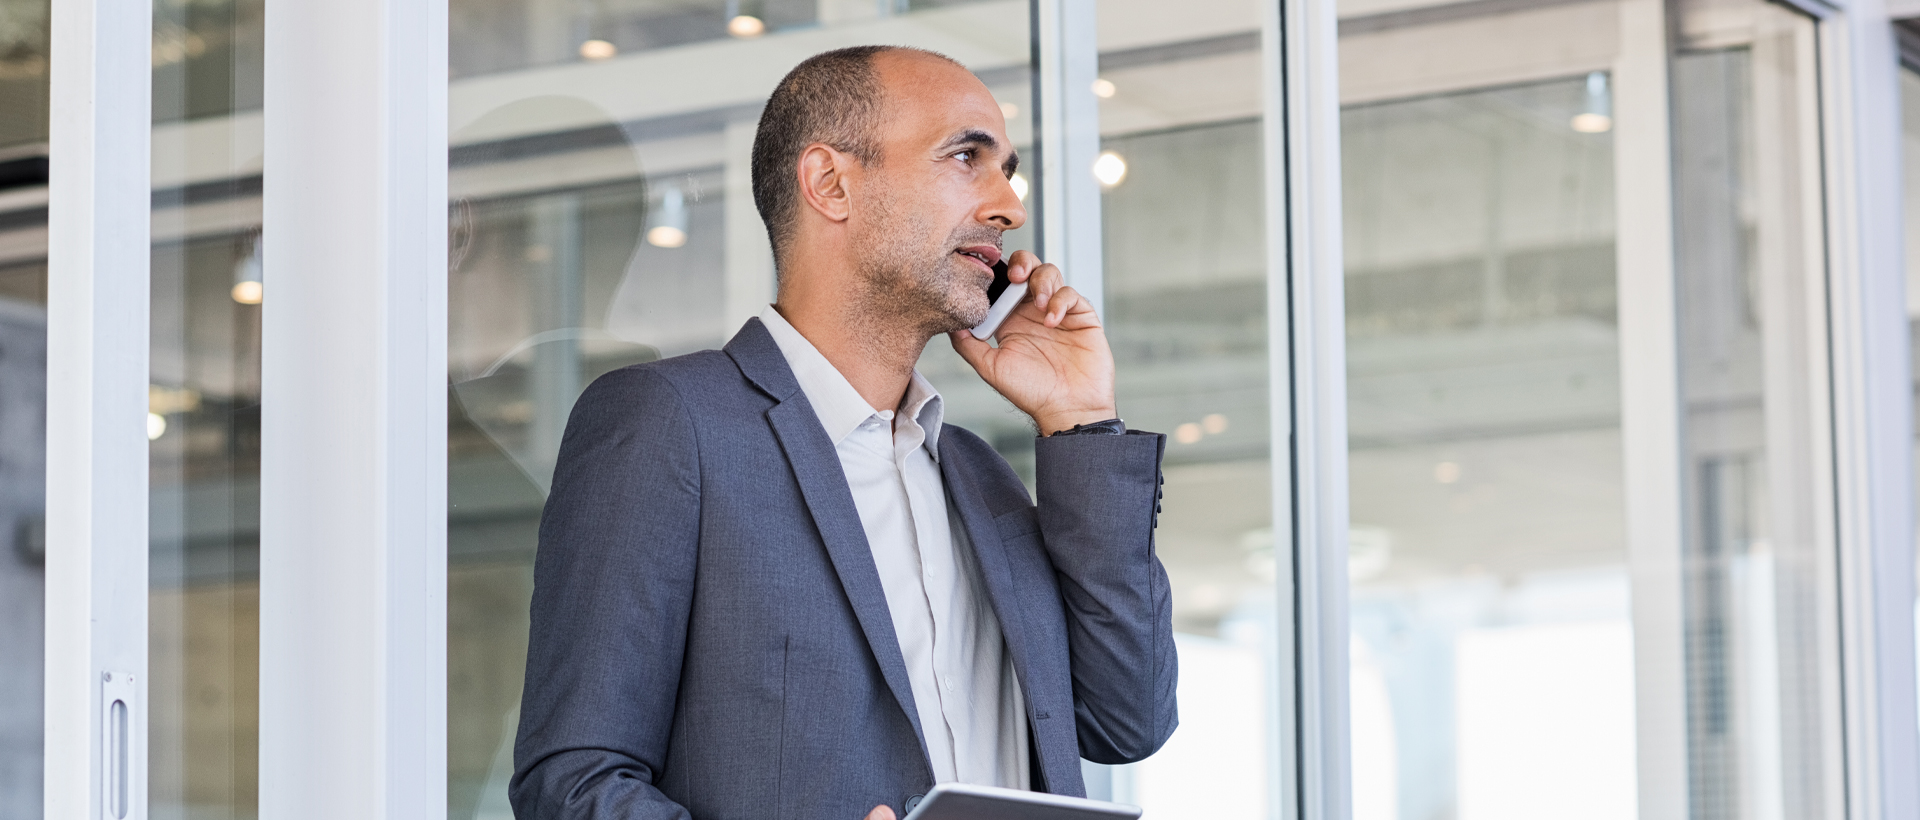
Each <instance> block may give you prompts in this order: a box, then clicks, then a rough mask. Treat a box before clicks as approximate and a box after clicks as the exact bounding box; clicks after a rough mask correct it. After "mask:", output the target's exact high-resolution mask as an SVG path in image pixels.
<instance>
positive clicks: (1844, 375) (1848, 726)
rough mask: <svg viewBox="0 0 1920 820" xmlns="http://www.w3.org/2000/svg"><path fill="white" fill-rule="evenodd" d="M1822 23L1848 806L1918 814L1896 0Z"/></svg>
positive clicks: (1868, 4)
mask: <svg viewBox="0 0 1920 820" xmlns="http://www.w3.org/2000/svg"><path fill="white" fill-rule="evenodd" d="M1820 29H1821V31H1820V52H1821V54H1820V63H1821V66H1820V68H1821V71H1820V75H1821V84H1822V88H1821V96H1822V103H1823V105H1822V112H1821V117H1822V123H1823V128H1822V130H1823V132H1824V145H1825V149H1826V150H1825V152H1824V153H1825V169H1826V181H1827V191H1826V202H1827V209H1826V213H1827V226H1826V227H1827V234H1828V298H1829V309H1830V310H1831V311H1832V313H1831V317H1830V325H1831V330H1830V333H1831V353H1830V356H1831V368H1832V385H1833V458H1834V468H1835V482H1836V492H1835V501H1836V505H1835V506H1836V518H1837V525H1838V527H1837V530H1838V533H1837V535H1838V538H1839V600H1840V612H1839V628H1840V643H1841V670H1840V671H1841V686H1842V692H1843V695H1842V698H1841V700H1842V703H1843V705H1844V713H1843V724H1844V727H1845V736H1846V737H1845V749H1846V794H1847V816H1848V817H1850V818H1853V820H1882V818H1906V817H1915V816H1920V748H1917V747H1920V739H1917V738H1916V731H1915V715H1914V710H1915V703H1914V700H1915V693H1914V687H1915V682H1914V651H1915V648H1914V632H1913V606H1914V530H1913V507H1912V499H1913V480H1914V479H1913V474H1912V469H1913V468H1912V452H1913V427H1912V410H1913V408H1912V396H1911V394H1910V392H1909V390H1910V385H1911V384H1912V381H1911V379H1912V376H1911V371H1910V370H1909V367H1910V364H1909V361H1908V356H1909V351H1908V344H1909V336H1908V329H1907V321H1908V318H1907V316H1906V311H1905V309H1904V307H1905V305H1906V299H1905V284H1906V282H1905V272H1904V270H1903V267H1904V265H1903V262H1904V260H1903V257H1902V244H1901V240H1902V228H1903V223H1902V220H1901V208H1902V202H1901V194H1902V191H1901V189H1900V184H1901V182H1900V180H1901V179H1902V177H1901V175H1900V173H1899V172H1898V170H1899V168H1900V164H1901V162H1900V161H1901V149H1900V139H1901V137H1900V134H1901V127H1900V126H1901V123H1900V96H1899V85H1898V83H1899V77H1898V74H1899V61H1898V52H1897V49H1896V47H1895V43H1894V39H1893V34H1892V28H1891V26H1890V25H1889V20H1888V16H1887V11H1886V4H1885V3H1884V2H1883V0H1853V1H1852V2H1849V3H1847V4H1846V10H1845V11H1844V12H1843V13H1840V14H1836V15H1832V16H1829V17H1828V18H1827V19H1826V20H1824V21H1823V22H1822V25H1821V26H1820ZM1908 205H1909V206H1910V205H1911V203H1908Z"/></svg>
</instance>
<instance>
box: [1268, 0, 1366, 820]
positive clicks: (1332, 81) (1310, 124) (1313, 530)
mask: <svg viewBox="0 0 1920 820" xmlns="http://www.w3.org/2000/svg"><path fill="white" fill-rule="evenodd" d="M1271 6H1272V7H1270V8H1269V9H1267V11H1266V22H1265V26H1264V28H1265V30H1266V32H1267V34H1268V37H1267V38H1266V39H1267V40H1268V42H1267V43H1264V44H1263V48H1262V57H1263V67H1264V69H1265V71H1266V74H1267V76H1266V77H1265V78H1264V79H1265V82H1266V88H1267V91H1266V96H1265V100H1264V102H1265V104H1266V107H1267V109H1268V111H1267V112H1266V115H1265V125H1266V128H1267V134H1266V139H1265V142H1266V145H1265V162H1266V166H1267V169H1266V176H1267V179H1266V184H1267V198H1266V201H1267V207H1268V209H1269V213H1268V214H1267V233H1268V246H1267V247H1268V255H1269V259H1270V260H1271V261H1270V262H1269V265H1270V273H1269V279H1268V310H1269V319H1268V326H1269V328H1270V329H1269V334H1270V337H1269V351H1270V353H1269V356H1270V365H1269V366H1270V368H1271V372H1270V374H1269V378H1270V379H1271V383H1272V385H1273V388H1272V389H1273V414H1274V431H1273V449H1274V468H1273V476H1274V479H1273V483H1274V501H1273V503H1274V532H1275V533H1287V534H1289V535H1290V536H1291V538H1290V541H1289V543H1290V544H1291V545H1292V548H1293V556H1292V564H1291V566H1290V567H1287V566H1286V565H1284V564H1283V568H1284V569H1283V572H1282V578H1281V584H1282V585H1283V586H1288V582H1289V581H1291V584H1290V588H1283V589H1281V590H1280V600H1281V601H1283V602H1285V601H1288V600H1289V599H1290V598H1291V603H1292V606H1291V608H1290V609H1289V608H1287V607H1282V615H1281V617H1283V618H1287V617H1289V616H1290V617H1291V620H1292V623H1283V624H1281V625H1280V629H1281V632H1282V634H1283V635H1286V636H1287V638H1290V639H1291V643H1292V646H1291V647H1287V646H1285V644H1286V643H1287V642H1288V641H1287V638H1283V640H1282V644H1283V645H1282V658H1281V663H1282V664H1283V669H1282V678H1283V680H1282V682H1281V687H1280V688H1281V691H1282V693H1283V695H1288V696H1289V697H1283V700H1282V701H1281V703H1280V706H1281V708H1282V709H1291V710H1292V713H1291V714H1290V715H1288V716H1287V720H1286V723H1288V724H1291V725H1290V726H1288V727H1287V728H1289V729H1290V730H1291V734H1292V738H1291V740H1292V746H1293V748H1292V749H1291V750H1290V752H1291V755H1283V759H1282V761H1281V764H1282V771H1281V772H1280V776H1281V787H1280V790H1279V791H1280V798H1281V806H1280V812H1279V814H1278V816H1280V817H1283V818H1300V820H1345V818H1347V817H1348V816H1350V815H1351V814H1352V806H1351V804H1352V784H1351V776H1350V771H1349V770H1350V768H1351V759H1350V758H1351V748H1350V744H1349V738H1348V722H1349V715H1348V698H1347V678H1348V672H1349V670H1348V661H1347V650H1348V629H1347V492H1348V487H1347V424H1346V422H1347V407H1346V315H1345V269H1344V266H1343V261H1342V245H1341V219H1340V201H1341V198H1340V185H1341V176H1340V93H1339V92H1340V84H1339V59H1338V51H1339V29H1338V9H1337V7H1336V4H1335V3H1334V2H1333V0H1303V1H1302V2H1281V1H1280V0H1271ZM1275 35H1277V36H1275ZM1288 575H1290V576H1291V577H1290V578H1289V577H1287V576H1288ZM1289 650H1290V651H1289ZM1289 667H1290V668H1289ZM1288 757H1291V758H1292V759H1287V758H1288Z"/></svg>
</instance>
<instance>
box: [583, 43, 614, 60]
mask: <svg viewBox="0 0 1920 820" xmlns="http://www.w3.org/2000/svg"><path fill="white" fill-rule="evenodd" d="M619 53H620V47H619V46H616V45H614V44H612V43H609V42H607V41H605V40H588V41H586V42H584V43H581V44H580V57H581V59H585V60H611V59H613V58H614V57H615V56H616V55H618V54H619Z"/></svg>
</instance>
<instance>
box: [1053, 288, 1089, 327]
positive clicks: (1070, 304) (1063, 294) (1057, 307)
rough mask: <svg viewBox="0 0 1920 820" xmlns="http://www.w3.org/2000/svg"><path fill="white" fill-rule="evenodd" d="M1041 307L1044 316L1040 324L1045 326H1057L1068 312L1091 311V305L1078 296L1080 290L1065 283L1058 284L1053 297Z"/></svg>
mask: <svg viewBox="0 0 1920 820" xmlns="http://www.w3.org/2000/svg"><path fill="white" fill-rule="evenodd" d="M1042 307H1043V308H1044V309H1045V310H1046V317H1045V318H1044V320H1043V321H1042V324H1045V325H1046V326H1047V327H1059V326H1060V322H1061V321H1063V320H1065V319H1066V318H1067V316H1068V315H1069V314H1074V313H1090V312H1092V311H1093V305H1092V304H1090V303H1088V302H1087V300H1086V299H1084V298H1082V297H1081V296H1080V291H1077V290H1074V289H1073V288H1070V287H1067V286H1065V285H1062V286H1060V289H1059V290H1057V291H1054V293H1053V299H1052V300H1050V301H1049V303H1048V304H1046V305H1043V306H1042Z"/></svg>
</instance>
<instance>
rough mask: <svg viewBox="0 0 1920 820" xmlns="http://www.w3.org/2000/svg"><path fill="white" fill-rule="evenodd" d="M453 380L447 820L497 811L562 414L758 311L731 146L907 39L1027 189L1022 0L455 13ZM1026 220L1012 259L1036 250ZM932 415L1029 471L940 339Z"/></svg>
mask: <svg viewBox="0 0 1920 820" xmlns="http://www.w3.org/2000/svg"><path fill="white" fill-rule="evenodd" d="M451 14H452V30H453V37H452V53H451V56H450V58H449V59H450V61H451V71H452V75H453V80H452V85H451V87H450V88H449V95H450V101H451V102H450V109H451V110H450V113H449V117H450V122H449V129H450V134H451V138H450V142H451V157H450V169H449V177H450V179H449V187H450V193H451V196H452V198H453V201H452V202H451V203H450V208H451V214H452V225H453V229H452V231H453V238H452V247H451V257H450V260H449V272H448V289H449V318H448V358H449V361H448V369H449V373H448V379H449V383H450V385H451V387H450V390H451V392H450V395H449V397H448V398H449V401H448V408H449V409H448V415H449V427H448V459H449V461H448V482H449V486H448V495H449V504H450V509H449V511H448V522H447V526H448V551H449V568H448V586H449V589H448V659H447V662H448V692H447V697H448V767H449V771H448V796H447V800H448V812H449V816H450V817H452V818H455V820H466V819H467V818H506V817H510V816H511V809H510V807H509V806H508V805H507V800H506V784H507V780H508V778H509V777H510V776H511V775H512V770H513V759H512V746H513V740H514V734H515V729H516V726H517V721H518V709H519V702H520V689H521V684H522V677H523V674H524V671H525V661H526V642H527V612H528V604H529V600H530V596H531V594H532V567H533V555H534V548H535V545H536V534H537V529H538V526H539V521H540V514H541V507H542V505H543V504H544V503H545V499H546V494H547V491H548V486H549V483H550V481H551V476H552V470H553V462H554V459H555V457H556V454H557V452H558V446H559V440H560V434H561V432H562V430H563V429H564V427H565V423H566V420H567V414H568V412H569V410H570V409H571V408H572V405H573V402H574V400H575V398H576V397H577V396H578V395H579V393H580V391H581V390H582V389H583V388H585V386H586V385H587V384H589V383H591V382H592V381H593V379H594V378H595V377H597V376H599V375H601V374H603V373H605V372H607V371H609V370H612V369H614V368H617V367H621V366H625V365H628V364H632V363H636V362H643V361H649V360H652V359H656V358H661V357H666V356H674V355H679V354H682V353H689V352H693V351H697V350H701V349H706V348H717V347H720V346H721V345H723V344H724V343H725V342H726V341H727V339H729V338H730V337H731V336H732V335H733V333H734V332H735V331H737V330H738V329H739V328H740V326H741V324H742V323H743V322H744V321H745V320H746V319H747V318H749V317H751V316H754V315H756V314H758V313H759V312H760V310H761V309H762V308H764V307H765V306H766V305H767V304H768V303H769V302H771V301H772V300H773V297H774V281H773V266H772V259H771V254H770V252H769V250H768V247H767V239H766V231H765V228H764V227H763V226H762V224H761V221H760V217H759V214H758V213H757V212H756V211H755V209H754V204H753V199H752V194H751V190H750V187H749V182H750V173H749V166H748V159H749V157H748V152H749V148H750V147H751V144H752V140H753V135H754V130H755V128H756V126H757V123H758V119H759V113H760V106H761V104H762V103H763V102H764V101H765V99H766V97H767V95H768V94H769V93H770V92H771V91H772V89H773V86H774V84H775V83H776V82H778V81H779V79H780V78H781V77H782V76H783V75H784V74H785V73H786V72H787V71H788V70H790V69H791V68H793V66H794V64H796V63H797V62H798V61H799V60H800V59H803V58H804V57H806V56H808V55H811V54H814V53H817V52H821V51H826V50H828V49H832V48H838V47H842V46H850V45H861V44H870V43H889V44H905V45H916V46H921V47H926V48H931V49H934V50H937V51H941V52H943V53H946V54H948V55H950V56H952V57H954V58H955V59H958V60H960V61H961V62H962V63H964V64H965V65H967V66H968V67H969V68H971V69H972V70H973V71H974V72H975V73H976V74H978V75H979V76H980V78H981V79H982V80H984V81H985V82H986V84H987V86H988V87H989V89H991V91H992V92H993V93H994V95H995V96H996V97H997V98H998V99H999V100H1000V102H1001V103H1002V110H1003V112H1005V113H1006V114H1007V117H1008V123H1009V134H1010V136H1011V137H1012V138H1013V141H1014V142H1015V144H1016V148H1018V149H1019V150H1020V151H1021V153H1022V154H1023V155H1025V157H1026V160H1027V161H1026V167H1025V169H1023V170H1022V172H1021V174H1022V178H1023V180H1026V179H1034V178H1035V177H1034V176H1033V174H1034V172H1033V170H1032V167H1033V163H1032V158H1033V152H1032V151H1031V146H1030V141H1031V131H1032V129H1031V128H1030V127H1029V125H1028V123H1029V122H1030V121H1031V119H1030V118H1031V116H1032V113H1033V112H1032V110H1031V107H1030V103H1029V95H1030V87H1031V75H1030V72H1029V70H1028V60H1029V48H1030V46H1029V43H1030V37H1029V35H1028V30H1027V26H1028V20H1029V19H1030V16H1029V9H1028V6H1027V5H1026V4H1025V3H1023V2H1017V0H978V1H977V2H921V1H920V0H914V1H913V2H902V3H894V2H879V3H876V2H873V0H802V1H796V0H738V2H723V0H694V1H693V2H684V1H683V0H617V1H616V2H605V3H596V4H591V5H583V4H577V3H557V2H548V1H547V0H454V1H453V3H452V6H451ZM1034 233H1035V230H1034V229H1033V228H1032V227H1028V228H1025V229H1022V230H1020V231H1016V232H1013V233H1010V234H1009V235H1008V236H1007V237H1006V244H1007V249H1008V250H1009V251H1011V250H1013V249H1015V248H1021V247H1031V244H1032V240H1031V236H1032V235H1033V234H1034ZM922 371H923V372H924V373H926V375H927V376H928V377H929V378H930V379H932V380H933V381H934V383H935V385H936V386H937V387H938V388H939V389H940V390H941V391H942V393H943V394H944V395H945V397H946V400H947V418H948V420H949V421H950V422H952V423H957V424H962V425H965V426H967V427H969V428H970V429H972V430H973V431H974V432H976V433H979V434H980V435H982V436H983V437H985V438H987V439H988V440H989V441H991V442H994V443H995V444H996V445H1004V446H1005V447H1006V448H1008V449H1009V450H1010V451H1012V452H1014V453H1016V455H1015V456H1014V457H1015V459H1016V463H1020V462H1019V459H1020V456H1018V455H1017V453H1025V454H1026V455H1025V456H1024V463H1025V464H1027V465H1029V469H1030V465H1031V463H1032V456H1031V451H1032V448H1031V443H1030V440H1029V437H1030V436H1031V433H1030V432H1028V431H1027V430H1026V427H1025V422H1024V417H1019V416H1016V415H1014V414H1012V413H1011V412H1009V408H1007V406H1006V404H1005V403H1004V402H1003V401H1001V400H1000V399H999V398H998V397H996V396H993V395H991V394H990V391H986V390H985V388H984V386H983V385H979V379H978V377H977V376H975V375H973V373H972V371H971V369H969V368H967V367H966V365H965V364H964V362H961V361H960V360H959V359H958V357H956V356H954V355H953V354H952V353H951V351H949V350H947V346H946V345H945V344H944V343H936V344H933V345H930V351H929V353H928V356H927V360H926V361H925V362H923V363H922Z"/></svg>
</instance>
